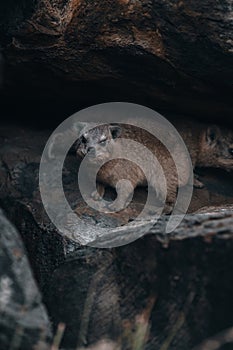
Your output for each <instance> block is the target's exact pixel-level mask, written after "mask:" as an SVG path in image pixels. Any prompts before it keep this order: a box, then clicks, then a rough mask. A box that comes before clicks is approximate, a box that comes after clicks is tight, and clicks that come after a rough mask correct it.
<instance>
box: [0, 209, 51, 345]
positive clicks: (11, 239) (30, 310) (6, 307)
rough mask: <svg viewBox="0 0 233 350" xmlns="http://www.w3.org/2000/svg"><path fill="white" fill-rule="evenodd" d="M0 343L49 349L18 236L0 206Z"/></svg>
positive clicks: (42, 310) (37, 294)
mask: <svg viewBox="0 0 233 350" xmlns="http://www.w3.org/2000/svg"><path fill="white" fill-rule="evenodd" d="M0 230H1V235H0V313H1V317H0V344H1V349H2V350H5V349H6V350H7V349H22V350H27V349H28V350H31V349H32V348H35V349H37V348H38V349H49V342H51V331H50V323H49V319H48V316H47V312H46V310H45V307H44V305H43V304H42V299H41V295H40V292H39V291H38V288H37V285H36V283H35V281H34V278H33V274H32V272H31V268H30V265H29V261H28V259H27V256H26V253H25V250H24V247H23V244H22V242H21V237H20V235H19V234H18V232H17V231H16V229H15V228H14V227H13V226H12V224H11V223H10V222H9V221H8V220H7V219H6V217H5V216H4V215H3V212H2V210H0Z"/></svg>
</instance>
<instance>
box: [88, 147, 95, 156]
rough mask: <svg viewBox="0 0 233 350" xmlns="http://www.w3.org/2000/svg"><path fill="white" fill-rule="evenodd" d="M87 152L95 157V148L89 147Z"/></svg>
mask: <svg viewBox="0 0 233 350" xmlns="http://www.w3.org/2000/svg"><path fill="white" fill-rule="evenodd" d="M87 152H88V153H91V154H92V155H94V154H95V147H92V146H90V147H88V149H87Z"/></svg>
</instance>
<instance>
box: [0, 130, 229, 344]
mask: <svg viewBox="0 0 233 350" xmlns="http://www.w3.org/2000/svg"><path fill="white" fill-rule="evenodd" d="M48 134H49V133H48V132H45V131H41V132H40V133H39V132H35V131H32V130H29V129H28V130H26V131H25V130H24V129H22V128H15V129H14V131H12V130H11V127H5V128H2V131H1V135H0V136H1V174H0V178H1V183H2V187H1V192H0V201H1V205H2V206H3V207H4V208H5V210H7V213H8V216H9V217H11V219H12V220H13V221H14V223H15V224H16V225H17V227H18V229H19V230H20V233H21V234H22V237H23V240H24V242H25V245H26V248H27V252H28V256H29V258H30V261H31V264H32V266H33V270H34V273H35V276H36V278H37V280H38V282H39V285H40V287H41V289H42V292H43V297H44V302H45V303H46V306H47V308H48V312H49V315H50V317H51V320H52V322H53V329H54V332H56V330H57V327H58V325H59V324H61V322H62V323H64V324H65V325H66V328H65V332H64V337H63V346H64V348H68V349H70V348H75V347H76V346H77V344H78V345H79V346H80V347H82V346H84V345H85V344H91V345H92V346H93V347H94V346H95V345H93V344H101V342H100V343H99V341H100V340H101V339H109V338H110V339H111V340H112V341H114V342H116V343H117V344H118V345H119V346H121V347H122V349H128V348H129V349H130V345H129V343H130V342H135V341H136V340H137V342H138V341H139V340H138V339H139V338H140V339H141V342H142V343H145V342H147V347H146V349H149V350H150V349H151V350H154V349H155V348H161V347H162V346H164V349H170V350H173V349H174V350H176V349H179V350H187V349H191V348H192V347H193V346H195V345H197V344H198V343H199V342H201V341H202V340H204V339H205V338H207V337H210V336H212V335H214V334H215V333H218V332H220V331H222V330H224V329H225V328H227V327H230V326H231V325H232V312H231V310H232V306H233V305H232V293H233V290H232V286H233V281H232V258H231V257H232V250H233V245H232V244H233V240H232V237H233V236H232V235H233V232H232V228H233V216H232V203H233V198H232V197H233V196H232V181H231V176H232V175H231V174H225V173H223V172H220V173H219V172H216V173H213V172H211V173H208V171H207V172H206V173H204V174H202V175H203V176H202V177H203V181H204V182H205V183H206V188H205V189H202V190H196V191H195V192H194V199H193V203H192V210H197V209H198V208H199V210H198V213H197V214H190V215H188V216H186V218H185V220H184V221H183V222H182V224H181V225H180V226H179V227H178V228H177V230H176V231H175V232H174V233H172V234H171V235H170V236H167V235H164V234H163V232H164V224H165V222H166V220H167V219H166V218H163V219H162V220H160V221H159V223H158V225H156V226H155V227H153V228H151V229H150V230H149V231H148V232H147V236H146V237H144V238H142V239H140V240H138V241H136V242H134V243H132V244H130V245H127V246H123V247H119V248H114V249H109V250H106V249H94V248H90V247H80V246H78V245H77V244H74V243H72V242H69V241H68V240H66V239H64V238H62V237H61V236H60V235H59V234H58V233H57V231H56V229H55V228H54V227H53V226H52V225H51V223H50V221H49V219H48V217H47V216H46V214H45V212H44V209H43V207H42V203H41V201H40V195H39V190H38V168H39V160H40V154H41V152H42V149H43V145H44V144H45V142H46V138H47V137H48ZM31 140H33V142H31ZM77 166H78V164H77V163H76V161H75V158H74V156H73V155H69V156H68V159H67V162H66V163H65V170H64V189H65V193H66V196H67V199H68V200H69V202H70V203H71V205H72V207H73V208H75V211H76V213H77V215H79V216H80V217H82V219H83V220H86V221H87V222H88V223H92V224H94V225H96V224H97V223H101V225H105V226H109V227H112V226H114V225H122V224H125V223H126V222H127V221H128V220H129V218H130V217H134V216H135V215H136V214H137V213H138V212H139V211H140V210H141V208H142V206H143V203H144V200H145V197H146V193H145V190H140V189H139V190H138V191H137V193H136V196H135V199H134V203H133V204H132V205H131V206H130V208H129V209H128V210H126V211H125V213H124V214H123V215H122V214H117V215H111V216H110V217H108V216H103V215H102V216H101V215H100V214H96V213H95V212H93V211H92V210H90V209H89V208H87V207H86V206H85V203H84V202H83V201H82V199H81V198H80V194H79V191H78V190H77V183H76V181H77V177H76V171H77ZM109 195H111V192H109ZM210 204H211V205H212V206H211V207H209V206H208V207H204V206H206V205H210ZM217 204H218V205H217ZM201 207H203V208H202V209H201ZM145 224H147V223H146V222H145ZM134 230H137V232H138V230H140V228H139V227H138V226H137V223H135V228H134ZM131 234H134V232H131V233H130V232H129V231H128V230H127V229H125V230H123V231H122V240H123V241H124V238H125V237H127V236H128V235H131ZM114 240H115V237H111V235H110V236H109V241H110V242H111V243H110V245H114ZM100 243H101V242H99V244H100ZM149 329H150V335H149V337H147V336H146V334H147V333H148V332H149ZM140 334H144V336H143V337H142V335H141V336H139V335H140ZM102 343H104V340H103V342H102ZM96 346H97V345H96ZM98 346H99V345H98ZM106 346H107V345H106ZM108 346H109V347H110V346H112V345H108Z"/></svg>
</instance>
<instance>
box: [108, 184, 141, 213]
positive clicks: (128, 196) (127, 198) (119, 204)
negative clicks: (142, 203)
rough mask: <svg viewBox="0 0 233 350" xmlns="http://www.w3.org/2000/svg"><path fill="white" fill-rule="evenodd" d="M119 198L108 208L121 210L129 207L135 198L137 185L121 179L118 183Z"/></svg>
mask: <svg viewBox="0 0 233 350" xmlns="http://www.w3.org/2000/svg"><path fill="white" fill-rule="evenodd" d="M115 187H116V192H117V198H116V199H115V201H114V202H113V203H111V204H109V205H108V209H110V210H112V211H120V210H123V209H125V208H126V207H127V205H128V204H129V203H130V202H131V200H132V198H133V193H134V189H135V187H136V185H134V184H133V183H132V182H131V181H129V180H125V179H122V180H119V181H118V182H117V184H116V186H115Z"/></svg>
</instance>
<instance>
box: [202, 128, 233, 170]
mask: <svg viewBox="0 0 233 350" xmlns="http://www.w3.org/2000/svg"><path fill="white" fill-rule="evenodd" d="M203 151H204V154H205V161H206V165H205V166H211V167H216V168H223V169H225V170H233V131H231V130H229V129H227V128H220V127H218V126H215V125H213V126H210V127H208V128H207V130H206V134H205V136H204V145H203Z"/></svg>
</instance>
